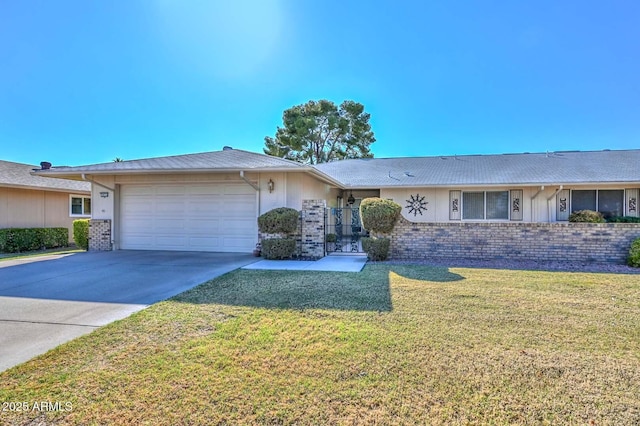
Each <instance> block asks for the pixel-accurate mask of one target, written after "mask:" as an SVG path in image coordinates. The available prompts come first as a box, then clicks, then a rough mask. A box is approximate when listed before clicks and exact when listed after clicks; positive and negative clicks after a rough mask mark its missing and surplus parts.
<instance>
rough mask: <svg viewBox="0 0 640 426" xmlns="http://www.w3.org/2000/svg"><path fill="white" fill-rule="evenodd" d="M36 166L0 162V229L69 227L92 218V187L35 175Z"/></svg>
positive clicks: (71, 235)
mask: <svg viewBox="0 0 640 426" xmlns="http://www.w3.org/2000/svg"><path fill="white" fill-rule="evenodd" d="M36 168H37V167H36V166H32V165H29V164H20V163H12V162H9V161H0V228H54V227H61V228H68V229H69V241H72V240H73V221H74V220H75V219H78V218H90V217H91V184H90V183H89V182H78V181H77V180H66V179H47V178H44V177H41V176H33V175H32V174H31V172H33V170H34V169H36Z"/></svg>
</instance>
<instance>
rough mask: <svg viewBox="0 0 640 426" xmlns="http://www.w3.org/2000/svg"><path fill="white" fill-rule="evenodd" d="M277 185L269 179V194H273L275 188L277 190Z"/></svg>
mask: <svg viewBox="0 0 640 426" xmlns="http://www.w3.org/2000/svg"><path fill="white" fill-rule="evenodd" d="M275 186H276V184H275V183H273V180H271V179H269V182H268V183H267V187H268V188H269V193H272V192H273V188H275Z"/></svg>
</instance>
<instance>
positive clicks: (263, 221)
mask: <svg viewBox="0 0 640 426" xmlns="http://www.w3.org/2000/svg"><path fill="white" fill-rule="evenodd" d="M299 221H300V213H299V212H298V211H297V210H296V209H291V208H289V207H278V208H277V209H273V210H269V211H268V212H266V213H264V214H262V215H260V216H259V217H258V229H259V230H260V232H262V233H265V234H292V233H294V232H295V231H296V229H298V224H299Z"/></svg>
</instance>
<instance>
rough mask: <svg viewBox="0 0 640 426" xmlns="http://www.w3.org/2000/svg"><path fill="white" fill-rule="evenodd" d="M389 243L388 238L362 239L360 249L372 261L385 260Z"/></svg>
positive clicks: (387, 255)
mask: <svg viewBox="0 0 640 426" xmlns="http://www.w3.org/2000/svg"><path fill="white" fill-rule="evenodd" d="M390 245H391V241H390V240H389V239H388V238H369V237H364V238H362V249H363V250H364V252H365V253H367V257H368V258H369V259H371V260H374V261H381V260H387V257H389V247H390Z"/></svg>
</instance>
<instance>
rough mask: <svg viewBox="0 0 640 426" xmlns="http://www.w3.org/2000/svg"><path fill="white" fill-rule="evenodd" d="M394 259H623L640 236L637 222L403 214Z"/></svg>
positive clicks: (395, 235) (393, 243)
mask: <svg viewBox="0 0 640 426" xmlns="http://www.w3.org/2000/svg"><path fill="white" fill-rule="evenodd" d="M390 237H391V256H390V257H391V258H392V259H427V258H471V259H474V258H475V259H503V258H507V259H520V260H542V261H549V260H561V261H562V260H570V261H589V262H613V263H623V262H624V261H625V259H626V257H627V256H628V254H629V247H630V245H631V242H632V241H633V240H634V239H635V238H639V237H640V224H631V223H497V222H496V223H412V222H409V221H407V220H406V219H405V218H403V217H401V218H400V220H399V221H398V223H397V224H396V227H395V228H394V230H393V232H392V233H391V234H390Z"/></svg>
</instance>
